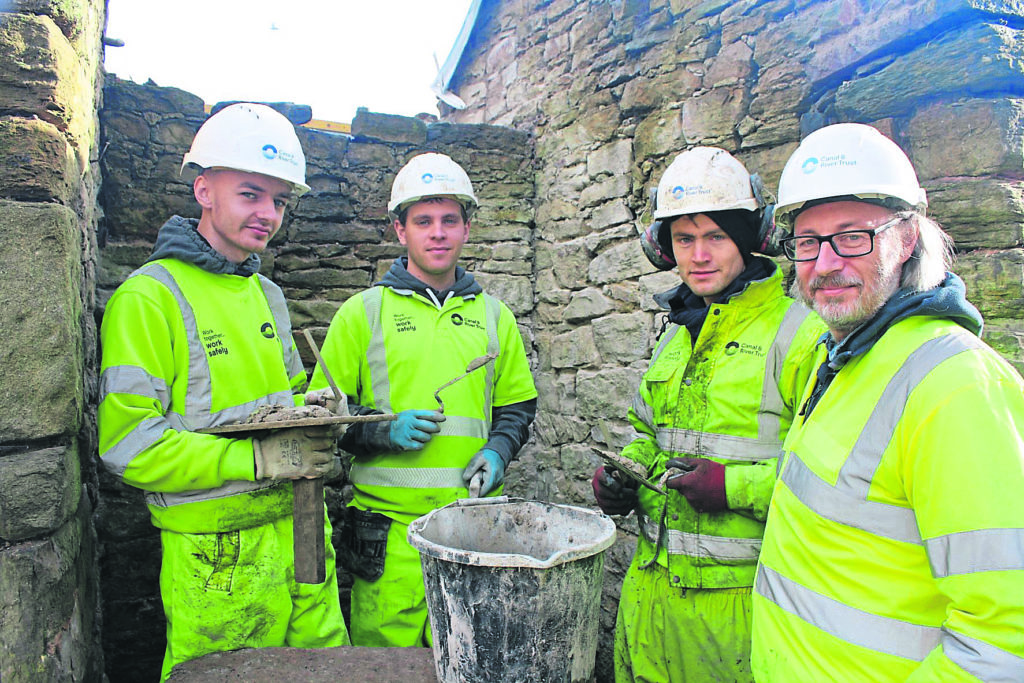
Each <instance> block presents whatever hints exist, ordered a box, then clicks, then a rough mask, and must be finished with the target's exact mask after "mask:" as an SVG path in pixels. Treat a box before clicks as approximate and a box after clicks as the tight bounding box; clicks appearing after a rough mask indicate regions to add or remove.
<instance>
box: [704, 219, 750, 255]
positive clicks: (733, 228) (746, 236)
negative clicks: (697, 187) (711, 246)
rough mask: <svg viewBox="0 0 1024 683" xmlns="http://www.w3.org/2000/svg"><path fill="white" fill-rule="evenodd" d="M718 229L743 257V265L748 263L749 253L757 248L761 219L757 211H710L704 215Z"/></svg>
mask: <svg viewBox="0 0 1024 683" xmlns="http://www.w3.org/2000/svg"><path fill="white" fill-rule="evenodd" d="M704 215H705V216H707V217H708V218H710V219H711V220H713V221H714V222H715V223H716V224H718V227H720V228H721V229H722V230H723V231H724V232H725V234H726V235H728V236H729V239H731V240H732V241H733V244H735V245H736V248H737V249H739V250H740V255H741V256H743V263H750V253H751V252H752V251H753V250H754V249H756V248H757V246H758V244H757V233H758V230H759V229H760V227H761V219H760V216H759V215H758V212H757V211H746V210H744V209H731V210H729V211H710V212H708V213H706V214H704Z"/></svg>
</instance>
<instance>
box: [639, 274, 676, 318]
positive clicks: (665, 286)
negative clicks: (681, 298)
mask: <svg viewBox="0 0 1024 683" xmlns="http://www.w3.org/2000/svg"><path fill="white" fill-rule="evenodd" d="M679 285H680V280H679V276H678V275H677V274H676V271H674V270H665V271H659V272H657V273H653V274H651V275H645V276H643V277H642V278H640V301H639V305H640V309H641V310H644V311H663V310H664V309H663V308H662V307H661V306H659V305H658V304H656V303H654V295H655V294H661V293H662V292H667V291H668V290H670V289H674V288H676V287H678V286H679Z"/></svg>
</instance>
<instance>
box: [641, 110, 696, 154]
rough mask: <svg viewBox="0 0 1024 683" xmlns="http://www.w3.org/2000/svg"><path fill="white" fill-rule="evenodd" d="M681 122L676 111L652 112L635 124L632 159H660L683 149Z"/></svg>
mask: <svg viewBox="0 0 1024 683" xmlns="http://www.w3.org/2000/svg"><path fill="white" fill-rule="evenodd" d="M684 141H685V140H684V137H683V122H682V117H681V115H680V112H679V111H678V110H672V111H666V112H654V113H653V114H651V115H650V116H648V117H647V118H645V119H644V120H643V121H641V122H640V123H638V124H637V126H636V131H635V132H634V133H633V157H634V158H635V159H639V160H641V161H642V160H644V159H649V158H651V157H661V156H662V155H664V154H665V153H666V151H669V150H677V149H681V148H682V147H683V143H684Z"/></svg>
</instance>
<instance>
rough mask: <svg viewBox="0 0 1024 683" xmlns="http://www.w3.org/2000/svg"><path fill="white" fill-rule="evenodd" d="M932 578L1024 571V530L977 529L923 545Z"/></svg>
mask: <svg viewBox="0 0 1024 683" xmlns="http://www.w3.org/2000/svg"><path fill="white" fill-rule="evenodd" d="M924 546H925V549H926V550H927V551H928V562H929V564H930V565H931V568H932V576H934V577H935V578H937V579H941V578H943V577H946V576H953V575H955V574H972V573H975V572H1000V571H1012V570H1024V562H1022V560H1021V558H1024V529H976V530H974V531H961V532H959V533H956V534H949V535H947V536H937V537H936V538H930V539H928V540H927V541H925V542H924Z"/></svg>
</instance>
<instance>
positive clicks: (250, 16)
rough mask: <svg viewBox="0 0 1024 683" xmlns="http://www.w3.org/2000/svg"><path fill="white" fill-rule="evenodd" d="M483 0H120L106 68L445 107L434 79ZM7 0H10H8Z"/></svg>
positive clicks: (329, 103)
mask: <svg viewBox="0 0 1024 683" xmlns="http://www.w3.org/2000/svg"><path fill="white" fill-rule="evenodd" d="M471 1H472V0H435V1H434V2H430V1H427V2H424V1H422V0H370V1H369V2H357V1H355V0H175V1H174V2H170V1H169V0H162V1H161V0H157V1H152V0H109V3H108V5H107V13H108V17H107V36H108V37H110V38H116V39H120V40H123V41H124V42H125V45H124V47H107V48H106V58H105V68H106V70H107V72H109V73H115V74H117V75H118V76H119V77H120V78H124V79H127V80H133V81H137V82H139V83H145V82H146V81H147V80H149V79H152V80H153V81H154V82H155V83H157V84H158V85H162V86H174V87H176V88H181V89H182V90H187V91H189V92H191V93H194V94H195V95H198V96H199V97H201V98H203V100H204V101H205V102H206V103H207V104H213V103H215V102H219V101H222V100H258V101H267V102H269V101H284V102H296V103H300V104H308V105H311V106H312V108H313V117H314V118H317V119H325V120H329V121H340V122H343V123H348V122H350V121H351V120H352V117H354V116H355V113H356V109H357V108H358V107H367V108H369V109H370V110H372V111H377V112H383V113H388V114H402V115H405V116H413V115H415V114H417V113H419V112H429V113H432V114H436V113H437V105H436V104H435V102H436V98H435V97H434V95H433V93H432V92H431V90H430V84H431V83H432V82H433V81H434V78H435V77H436V76H437V66H436V64H435V61H434V55H435V54H436V55H437V62H438V63H440V64H444V61H445V59H446V58H447V57H448V53H449V51H450V50H451V48H452V45H453V44H454V43H455V39H456V36H458V33H459V30H460V29H461V28H462V22H463V19H465V17H466V13H467V12H468V11H469V6H470V4H471ZM0 2H2V0H0Z"/></svg>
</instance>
